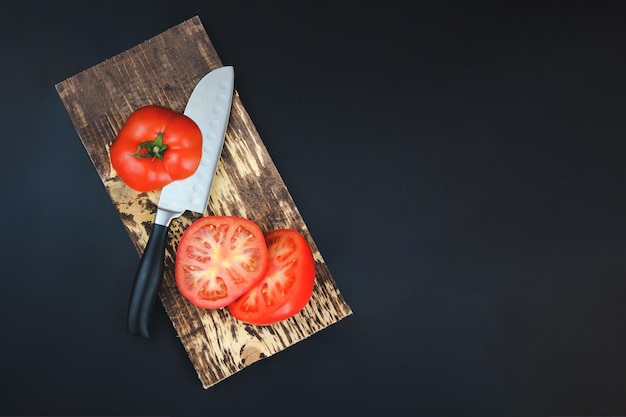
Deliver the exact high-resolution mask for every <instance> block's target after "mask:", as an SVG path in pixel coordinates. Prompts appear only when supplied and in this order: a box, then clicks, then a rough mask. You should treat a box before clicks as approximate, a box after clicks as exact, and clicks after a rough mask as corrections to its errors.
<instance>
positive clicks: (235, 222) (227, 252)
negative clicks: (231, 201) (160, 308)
mask: <svg viewBox="0 0 626 417" xmlns="http://www.w3.org/2000/svg"><path fill="white" fill-rule="evenodd" d="M267 262H268V255H267V246H266V245H265V240H264V237H263V232H262V231H261V229H260V228H259V226H257V225H256V223H254V222H253V221H251V220H248V219H244V218H241V217H234V216H206V217H202V218H200V219H198V220H196V221H195V222H193V223H192V224H191V225H190V226H189V227H188V228H187V229H186V230H185V232H184V233H183V235H182V236H181V238H180V242H179V244H178V249H177V251H176V266H175V276H176V284H177V285H178V289H179V290H180V292H181V293H182V294H183V295H184V296H185V298H187V299H188V300H189V301H191V302H192V303H193V304H194V305H196V306H198V307H202V308H210V309H217V308H222V307H225V306H226V305H228V304H230V303H231V302H232V301H234V300H235V299H236V298H238V297H239V296H241V295H242V294H244V293H245V292H246V291H248V290H249V289H250V288H252V287H253V286H254V285H255V284H256V283H257V282H258V281H259V280H260V279H262V278H263V277H264V276H265V271H266V269H267Z"/></svg>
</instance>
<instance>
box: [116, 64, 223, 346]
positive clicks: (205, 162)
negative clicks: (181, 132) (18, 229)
mask: <svg viewBox="0 0 626 417" xmlns="http://www.w3.org/2000/svg"><path fill="white" fill-rule="evenodd" d="M233 91H234V70H233V67H221V68H218V69H215V70H213V71H211V72H209V73H208V74H207V75H205V76H204V77H203V78H202V79H201V80H200V81H199V82H198V84H197V85H196V87H195V88H194V90H193V92H192V93H191V96H190V97H189V101H188V102H187V106H186V108H185V111H184V114H185V115H187V116H188V117H190V118H191V119H192V120H193V121H194V122H196V124H197V125H198V127H199V128H200V131H201V132H202V157H201V160H200V165H199V166H198V169H197V170H196V172H194V174H192V175H191V176H190V177H187V178H185V179H182V180H178V181H174V182H172V183H170V184H168V185H166V186H165V187H163V189H162V190H161V195H160V197H159V203H158V205H157V212H156V215H155V220H154V224H153V227H152V232H151V233H150V237H149V239H148V243H147V244H146V248H145V250H144V252H143V254H142V256H141V260H140V262H139V266H138V267H137V271H136V273H135V281H134V284H133V289H132V293H131V297H130V303H129V308H128V332H129V333H131V334H133V335H136V336H140V337H144V338H148V337H149V332H148V323H149V321H150V316H151V314H152V309H153V306H154V304H155V301H156V298H157V293H158V290H159V286H160V284H161V279H162V277H163V269H164V257H165V245H166V241H167V230H168V227H169V225H170V222H171V221H172V220H173V219H175V218H176V217H178V216H180V215H182V214H183V213H184V212H185V211H187V210H189V211H194V212H197V213H204V212H205V210H206V209H207V204H208V201H209V195H210V192H211V187H212V185H213V178H214V177H215V172H216V170H217V164H218V162H219V159H220V155H221V152H222V146H223V144H224V137H225V135H226V127H227V126H228V120H229V116H230V110H231V104H232V98H233Z"/></svg>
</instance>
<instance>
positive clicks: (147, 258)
mask: <svg viewBox="0 0 626 417" xmlns="http://www.w3.org/2000/svg"><path fill="white" fill-rule="evenodd" d="M166 238H167V226H163V225H160V224H157V223H154V226H153V228H152V233H151V234H150V238H149V239H148V244H147V245H146V249H145V250H144V252H143V255H142V256H141V261H140V262H139V266H138V267H137V272H136V273H135V284H134V286H133V291H132V294H131V296H130V305H129V308H128V332H129V333H131V334H133V335H135V336H141V337H144V338H148V337H149V334H148V322H149V321H150V315H151V314H152V308H153V307H154V303H155V301H156V298H157V292H158V290H159V286H160V285H161V278H162V277H163V263H164V259H165V242H166V240H167V239H166Z"/></svg>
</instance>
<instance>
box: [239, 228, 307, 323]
mask: <svg viewBox="0 0 626 417" xmlns="http://www.w3.org/2000/svg"><path fill="white" fill-rule="evenodd" d="M265 242H266V243H267V250H268V257H269V262H268V267H267V273H266V274H265V278H263V279H261V280H260V281H259V282H258V283H257V284H256V285H255V286H253V287H252V289H250V290H249V291H248V292H246V293H245V294H243V295H242V296H241V297H239V298H238V299H237V300H235V301H234V302H233V303H231V304H229V306H228V309H229V310H230V312H231V314H232V315H233V316H234V317H235V318H237V319H238V320H241V321H243V322H246V323H250V324H258V325H268V324H273V323H276V322H278V321H280V320H284V319H287V318H289V317H291V316H293V315H295V314H297V313H299V312H300V310H302V308H304V306H305V305H306V304H307V303H308V301H309V299H310V298H311V295H312V293H313V285H314V283H315V261H314V259H313V253H312V252H311V248H310V247H309V244H308V242H307V241H306V239H305V238H304V237H303V236H302V235H301V234H300V233H299V232H298V231H296V230H293V229H281V230H274V231H272V232H269V233H267V234H266V235H265Z"/></svg>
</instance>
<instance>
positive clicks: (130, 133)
mask: <svg viewBox="0 0 626 417" xmlns="http://www.w3.org/2000/svg"><path fill="white" fill-rule="evenodd" d="M201 157H202V132H201V131H200V128H198V125H196V123H195V122H194V121H193V120H191V119H190V118H189V117H187V116H185V115H183V114H181V113H178V112H176V111H174V110H172V109H168V108H166V107H160V106H146V107H142V108H140V109H137V110H135V111H134V112H133V113H132V114H131V115H130V117H129V118H128V119H127V120H126V123H124V126H122V129H120V131H119V133H118V135H117V137H116V138H115V141H114V142H113V144H112V145H111V165H112V166H113V168H114V169H115V171H117V174H118V175H119V176H120V178H121V179H122V181H124V182H125V183H126V184H127V185H128V186H129V187H131V188H133V189H135V190H137V191H152V190H156V189H159V188H162V187H163V186H165V185H167V184H169V183H170V182H172V181H175V180H180V179H183V178H187V177H189V176H190V175H191V174H193V173H194V172H195V171H196V169H197V168H198V165H199V164H200V158H201Z"/></svg>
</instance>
